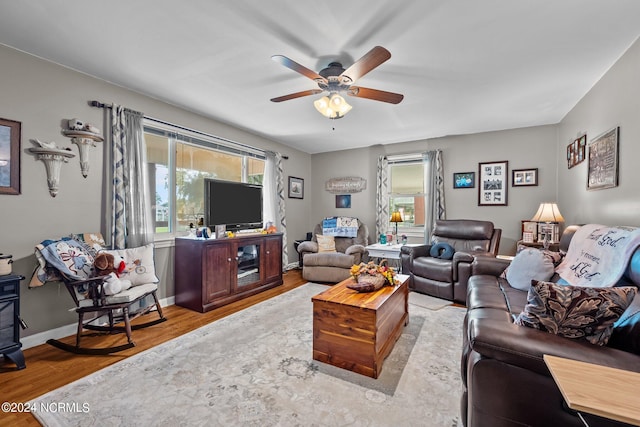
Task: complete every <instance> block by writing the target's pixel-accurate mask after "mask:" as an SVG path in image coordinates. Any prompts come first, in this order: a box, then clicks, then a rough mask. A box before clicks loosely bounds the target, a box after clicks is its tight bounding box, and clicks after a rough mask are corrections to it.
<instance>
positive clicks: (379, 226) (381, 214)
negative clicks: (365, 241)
mask: <svg viewBox="0 0 640 427" xmlns="http://www.w3.org/2000/svg"><path fill="white" fill-rule="evenodd" d="M388 167H389V160H388V159H387V156H380V157H378V171H377V178H376V236H375V238H374V241H378V237H379V236H380V235H381V234H386V233H387V229H388V228H389V194H388V193H389V179H388V177H387V175H388Z"/></svg>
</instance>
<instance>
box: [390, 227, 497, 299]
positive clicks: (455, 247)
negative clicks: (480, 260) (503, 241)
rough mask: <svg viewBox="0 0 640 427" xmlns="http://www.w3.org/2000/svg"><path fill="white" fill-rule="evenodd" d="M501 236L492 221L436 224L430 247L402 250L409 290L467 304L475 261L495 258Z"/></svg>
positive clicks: (411, 247)
mask: <svg viewBox="0 0 640 427" xmlns="http://www.w3.org/2000/svg"><path fill="white" fill-rule="evenodd" d="M501 235H502V230H501V229H499V228H494V226H493V223H492V222H490V221H477V220H470V219H452V220H437V221H436V225H435V227H434V228H433V232H432V237H431V244H429V245H420V246H403V247H402V249H401V254H400V257H401V260H402V271H403V272H404V273H405V274H409V288H410V289H411V290H414V291H417V292H421V293H424V294H428V295H431V296H434V297H438V298H444V299H447V300H450V301H454V302H457V303H459V304H465V303H466V299H467V281H468V280H469V277H470V275H471V263H472V262H473V260H474V257H475V256H490V257H495V256H496V255H497V254H498V247H499V245H500V236H501Z"/></svg>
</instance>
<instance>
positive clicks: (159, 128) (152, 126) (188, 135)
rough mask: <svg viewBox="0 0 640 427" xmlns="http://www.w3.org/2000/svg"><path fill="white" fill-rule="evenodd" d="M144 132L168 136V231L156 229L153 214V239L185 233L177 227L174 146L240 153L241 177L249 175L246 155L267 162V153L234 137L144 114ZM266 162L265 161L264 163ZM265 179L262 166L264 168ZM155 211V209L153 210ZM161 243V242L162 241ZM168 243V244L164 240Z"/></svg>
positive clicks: (169, 237)
mask: <svg viewBox="0 0 640 427" xmlns="http://www.w3.org/2000/svg"><path fill="white" fill-rule="evenodd" d="M143 132H144V133H145V134H147V133H150V134H154V135H157V136H159V137H163V138H167V140H168V146H167V169H168V187H169V188H170V189H173V190H172V191H169V195H168V200H169V213H168V216H169V219H168V222H169V231H168V232H161V233H158V232H156V231H155V218H154V241H155V242H172V241H173V240H174V239H175V238H176V237H180V236H186V235H188V233H189V232H188V230H178V218H177V187H176V185H177V169H176V167H177V156H178V155H177V150H178V149H179V144H183V145H190V146H193V147H197V148H201V149H205V150H210V151H214V152H220V153H223V154H227V155H234V156H239V157H240V158H241V171H240V175H241V181H240V182H245V183H246V182H248V179H249V159H251V158H253V159H258V160H261V161H263V162H265V164H266V155H265V152H264V151H263V150H260V149H257V148H254V147H250V146H248V145H244V144H241V143H237V142H235V141H231V140H227V139H224V138H220V137H217V136H215V135H210V134H207V133H204V132H200V131H196V130H193V129H188V128H184V127H181V126H178V125H173V124H171V123H167V122H163V121H159V120H156V119H151V118H147V117H145V118H144V120H143ZM265 166H266V165H265ZM263 181H264V170H263ZM150 192H151V193H152V201H151V202H152V204H153V205H155V194H156V192H155V188H153V189H150ZM152 215H155V212H152ZM161 244H162V243H161ZM167 246H169V244H167Z"/></svg>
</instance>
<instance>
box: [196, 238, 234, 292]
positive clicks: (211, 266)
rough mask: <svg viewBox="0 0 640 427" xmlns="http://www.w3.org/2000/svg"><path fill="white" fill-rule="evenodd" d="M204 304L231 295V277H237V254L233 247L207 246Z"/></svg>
mask: <svg viewBox="0 0 640 427" xmlns="http://www.w3.org/2000/svg"><path fill="white" fill-rule="evenodd" d="M203 257H204V262H203V265H204V270H205V277H204V286H203V292H204V295H203V299H204V301H203V303H207V302H211V301H213V300H215V299H218V298H221V297H225V296H227V295H229V294H231V289H232V283H233V282H232V281H231V277H233V275H235V271H236V269H235V254H232V253H231V245H207V246H206V248H205V250H204V254H203Z"/></svg>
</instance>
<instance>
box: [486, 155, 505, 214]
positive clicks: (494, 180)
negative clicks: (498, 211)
mask: <svg viewBox="0 0 640 427" xmlns="http://www.w3.org/2000/svg"><path fill="white" fill-rule="evenodd" d="M478 176H479V185H478V206H506V205H507V185H508V181H509V162H508V161H506V160H504V161H501V162H491V163H478Z"/></svg>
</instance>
